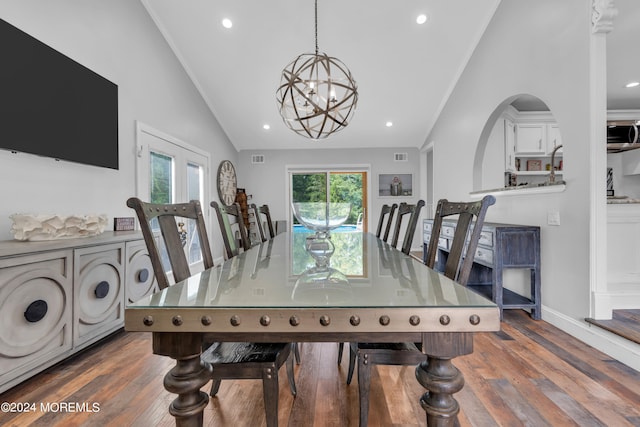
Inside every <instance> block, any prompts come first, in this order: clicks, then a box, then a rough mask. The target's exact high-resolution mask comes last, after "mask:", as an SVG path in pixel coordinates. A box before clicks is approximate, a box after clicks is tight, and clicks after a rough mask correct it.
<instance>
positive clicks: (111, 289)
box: [74, 245, 124, 346]
mask: <svg viewBox="0 0 640 427" xmlns="http://www.w3.org/2000/svg"><path fill="white" fill-rule="evenodd" d="M74 253H75V259H74V272H75V282H74V297H75V298H74V308H75V311H74V337H75V338H76V342H75V345H76V346H77V345H78V344H79V343H83V342H85V341H87V340H91V339H93V338H96V337H98V336H99V335H100V334H101V333H103V332H108V331H110V330H112V329H114V328H116V327H119V326H122V323H123V313H124V304H123V302H124V290H123V286H122V276H123V275H122V271H123V263H122V260H123V257H124V245H104V246H96V247H93V248H83V249H76V250H75V251H74Z"/></svg>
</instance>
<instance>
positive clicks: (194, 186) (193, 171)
mask: <svg viewBox="0 0 640 427" xmlns="http://www.w3.org/2000/svg"><path fill="white" fill-rule="evenodd" d="M187 199H188V200H200V202H201V203H202V166H200V165H197V164H194V163H187Z"/></svg>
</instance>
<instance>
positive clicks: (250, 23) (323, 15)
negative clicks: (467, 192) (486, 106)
mask: <svg viewBox="0 0 640 427" xmlns="http://www.w3.org/2000/svg"><path fill="white" fill-rule="evenodd" d="M499 2H500V0H456V1H451V0H402V1H390V0H350V1H344V0H318V45H319V50H320V51H321V52H326V53H327V54H329V55H330V56H334V57H337V58H338V59H340V60H341V61H342V62H344V63H345V64H346V65H347V67H348V68H349V69H350V70H351V73H352V74H353V77H354V79H355V80H356V82H357V85H358V93H359V102H358V105H357V108H356V111H355V114H354V117H353V119H352V121H351V123H350V124H349V125H348V126H347V127H346V128H345V129H343V130H341V131H340V132H337V133H336V134H334V135H332V136H331V137H330V138H328V139H326V140H321V141H314V140H310V139H307V138H304V137H302V136H299V135H297V134H295V133H294V132H292V131H291V130H289V129H288V128H287V127H286V126H285V124H284V123H283V121H282V119H281V118H280V115H279V113H278V108H277V105H276V89H277V87H278V85H279V83H280V78H281V73H282V69H283V68H284V67H285V66H286V65H287V64H289V63H290V62H291V61H292V60H293V59H295V58H296V57H297V56H298V55H300V54H302V53H313V52H314V50H315V39H314V35H315V33H314V1H313V0H269V1H264V0H243V1H237V0H216V1H211V0H187V1H179V2H178V1H175V0H142V3H143V4H144V6H145V7H146V9H147V10H148V12H149V14H150V15H151V17H152V18H153V20H154V22H155V23H156V25H157V26H158V28H159V29H160V31H161V32H162V34H163V35H164V37H165V38H166V40H167V42H168V43H169V45H170V47H171V48H172V49H173V51H174V52H175V54H176V56H177V57H178V59H179V60H180V61H181V63H182V65H183V66H184V68H185V70H186V72H187V73H188V74H189V76H190V77H191V79H192V80H193V82H194V83H195V85H196V87H197V88H198V90H199V91H200V93H201V94H202V96H203V98H204V100H205V102H206V103H207V104H208V106H209V108H210V109H211V111H212V112H213V113H214V115H215V116H216V118H217V119H218V121H219V122H220V124H221V126H222V127H223V129H224V131H225V132H226V133H227V135H228V136H229V138H230V140H231V141H232V143H233V144H234V146H235V147H236V149H238V150H248V149H251V150H259V149H291V148H335V147H341V148H345V147H354V148H365V147H396V146H397V147H421V146H422V145H423V144H424V142H425V139H426V137H427V135H428V133H429V131H430V130H431V128H432V126H433V124H434V123H435V121H436V119H437V117H438V114H439V113H440V111H441V109H442V108H443V106H444V104H445V102H446V101H447V98H448V96H449V94H450V92H451V90H452V89H453V87H454V86H455V84H456V82H457V79H458V78H459V76H460V74H461V73H462V71H463V69H464V67H465V65H466V63H467V61H468V59H469V58H470V56H471V54H472V52H473V50H474V48H475V47H476V45H477V43H478V41H479V39H480V38H481V36H482V34H483V32H484V30H485V28H486V27H487V25H489V22H490V20H491V18H492V16H493V14H494V12H495V9H496V7H497V6H498V4H499ZM615 2H616V7H618V9H619V10H620V14H619V16H618V17H617V18H616V21H615V29H614V31H613V32H612V33H611V34H610V35H609V37H608V39H609V43H608V44H609V46H610V47H609V51H610V53H609V59H610V61H611V62H613V61H616V62H618V63H621V64H623V66H620V67H616V66H610V67H609V85H610V87H611V90H610V92H609V95H610V99H609V104H610V108H616V109H619V108H640V101H639V98H640V96H639V95H638V94H640V89H639V91H634V92H632V91H629V90H628V89H624V88H623V87H622V86H623V83H626V82H627V80H631V79H640V71H638V70H640V66H639V64H638V62H639V61H638V60H637V59H636V58H637V57H638V55H637V53H636V52H634V50H633V49H634V48H635V46H634V45H633V44H632V43H635V42H637V40H640V37H638V32H640V31H639V30H638V28H640V26H639V25H638V23H639V22H640V7H639V6H638V5H636V4H635V2H637V0H615ZM629 9H630V10H629ZM461 11H464V13H461ZM420 14H425V15H427V17H428V19H427V21H426V22H425V23H424V24H418V23H417V22H416V18H417V16H418V15H420ZM225 18H227V19H230V20H231V21H232V23H233V26H232V27H231V28H225V27H224V26H223V25H222V20H223V19H225ZM631 34H633V35H635V39H634V37H629V36H630V35H631ZM630 40H634V41H630ZM620 61H624V62H620ZM629 61H634V62H629ZM634 63H635V64H636V65H635V67H634V68H635V70H633V72H634V73H635V76H634V75H633V73H632V72H631V71H632V68H631V67H632V66H633V64H634ZM627 64H628V65H629V66H626V65H627ZM387 122H392V123H393V126H391V127H388V126H387ZM264 125H268V126H269V127H270V128H269V129H268V130H266V129H264Z"/></svg>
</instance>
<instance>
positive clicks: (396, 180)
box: [378, 173, 413, 197]
mask: <svg viewBox="0 0 640 427" xmlns="http://www.w3.org/2000/svg"><path fill="white" fill-rule="evenodd" d="M410 196H413V174H411V173H381V174H378V197H410Z"/></svg>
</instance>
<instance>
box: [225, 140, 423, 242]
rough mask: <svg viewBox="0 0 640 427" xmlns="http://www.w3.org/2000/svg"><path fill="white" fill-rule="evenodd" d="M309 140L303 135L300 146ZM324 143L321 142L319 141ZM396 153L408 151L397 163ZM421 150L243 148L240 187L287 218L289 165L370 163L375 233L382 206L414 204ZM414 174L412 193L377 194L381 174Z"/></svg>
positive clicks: (274, 213) (371, 214) (371, 220)
mask: <svg viewBox="0 0 640 427" xmlns="http://www.w3.org/2000/svg"><path fill="white" fill-rule="evenodd" d="M308 143H309V142H308V141H307V140H305V139H304V138H303V137H300V145H301V146H302V145H304V144H308ZM317 144H321V142H319V143H317ZM394 153H407V154H408V161H407V162H395V161H394ZM254 154H261V155H264V158H265V163H264V164H251V156H252V155H254ZM419 158H420V156H419V153H418V149H417V148H394V149H384V148H372V149H367V150H362V149H339V150H335V149H320V148H319V149H300V150H261V151H250V150H243V151H240V153H239V155H238V166H237V169H238V186H239V187H241V188H242V187H244V188H246V191H247V194H250V195H253V200H252V202H253V203H255V204H256V205H258V206H259V205H261V204H264V203H266V204H268V205H269V208H270V210H271V216H272V218H273V219H274V220H276V219H284V220H286V219H288V218H287V216H288V214H289V206H288V203H289V200H288V194H287V190H286V187H287V179H288V177H287V167H295V166H315V167H319V168H329V169H331V168H335V169H339V168H340V167H341V166H353V165H360V166H368V167H370V174H369V231H373V232H375V227H376V226H377V224H378V216H379V213H380V208H381V207H382V205H383V204H385V203H386V204H391V203H398V204H399V203H400V202H407V203H415V202H416V201H417V200H418V198H419V197H418V196H419V195H420V194H421V185H420V182H419V170H420V165H419ZM380 173H403V174H405V173H413V174H414V175H413V196H412V197H397V198H395V197H394V198H392V199H391V198H379V197H378V174H380ZM420 239H421V233H420V231H419V230H418V231H416V234H415V235H414V243H413V247H419V246H420V243H421V240H420Z"/></svg>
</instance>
